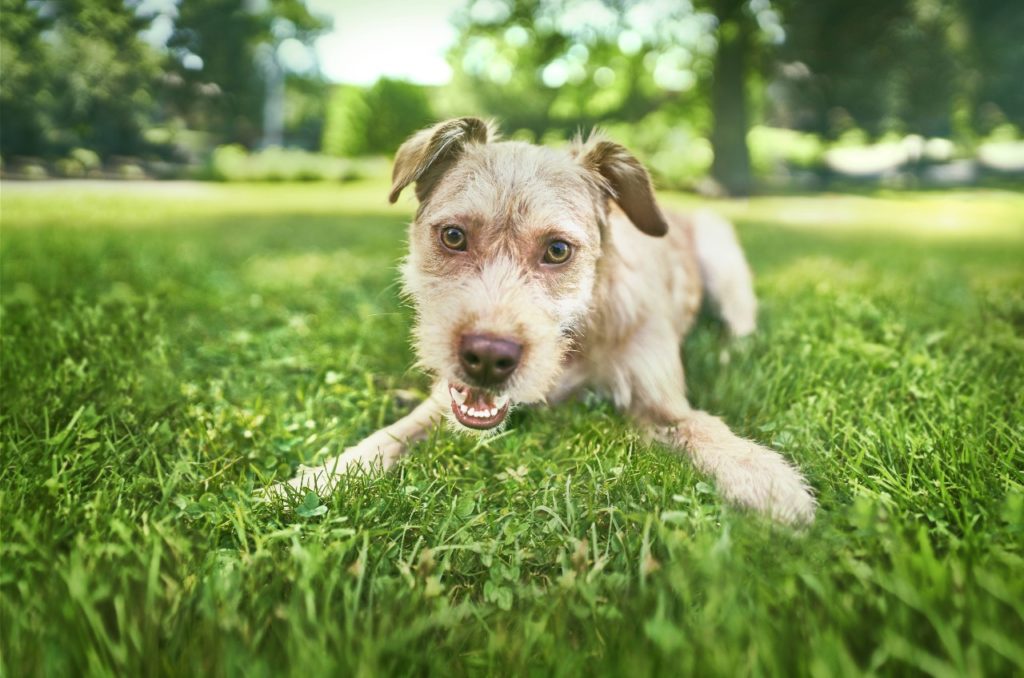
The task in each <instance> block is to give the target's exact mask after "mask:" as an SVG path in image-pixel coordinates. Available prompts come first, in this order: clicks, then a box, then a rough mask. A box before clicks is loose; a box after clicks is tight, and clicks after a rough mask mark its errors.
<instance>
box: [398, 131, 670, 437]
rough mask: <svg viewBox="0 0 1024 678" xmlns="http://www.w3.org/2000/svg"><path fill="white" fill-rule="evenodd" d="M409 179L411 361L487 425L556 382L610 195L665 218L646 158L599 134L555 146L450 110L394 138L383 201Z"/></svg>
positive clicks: (646, 227) (652, 224) (661, 223)
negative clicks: (510, 135)
mask: <svg viewBox="0 0 1024 678" xmlns="http://www.w3.org/2000/svg"><path fill="white" fill-rule="evenodd" d="M413 183H415V185H416V196H417V198H418V199H419V201H420V205H419V209H418V210H417V212H416V218H415V219H414V220H413V222H412V224H411V226H410V232H409V250H410V251H409V257H408V259H407V260H406V262H405V265H404V270H403V274H404V279H405V291H406V293H407V294H408V295H409V296H410V297H411V299H412V301H413V303H414V305H415V308H416V315H417V324H416V332H415V338H416V350H417V353H418V355H419V362H420V365H421V366H422V367H423V368H424V369H426V370H428V371H430V372H432V373H434V374H435V375H436V376H437V377H438V378H439V379H441V380H445V381H447V383H448V386H449V394H450V396H451V398H452V408H451V409H452V419H453V420H454V421H455V422H457V423H458V424H459V425H460V426H462V427H465V428H469V429H475V430H490V429H494V428H495V427H497V426H499V425H500V424H501V423H502V422H503V421H504V420H505V416H506V415H507V414H508V411H509V407H510V405H514V404H517V403H529V402H536V401H540V400H543V399H544V397H545V395H546V394H547V393H549V392H550V391H551V389H552V388H553V387H554V386H555V385H556V384H557V381H558V379H559V377H560V375H561V373H562V366H563V363H564V361H565V360H566V358H567V355H568V353H569V352H570V351H571V349H572V347H573V338H574V335H575V334H576V333H577V332H578V331H579V330H581V329H582V328H583V322H584V318H585V317H586V315H587V313H588V311H589V309H590V307H591V303H592V299H593V296H594V290H595V281H596V280H597V274H598V261H599V259H600V256H601V253H602V250H603V242H602V241H603V239H604V235H605V234H604V231H605V223H606V219H607V215H608V209H609V204H608V202H609V200H614V201H615V202H616V203H618V205H619V206H620V207H621V209H622V211H623V212H625V214H626V215H627V216H628V217H629V218H630V219H631V220H632V222H633V223H634V224H635V225H636V226H637V228H639V229H640V230H641V231H644V232H645V233H648V234H650V235H655V236H657V235H663V234H664V233H665V232H666V230H667V228H668V227H667V225H666V223H665V219H664V217H663V216H662V214H661V212H660V211H659V209H658V207H657V204H656V203H655V201H654V195H653V191H652V188H651V181H650V178H649V176H648V174H647V172H646V170H644V168H643V166H642V165H641V164H640V163H639V162H638V161H637V160H636V159H635V158H634V157H633V156H632V155H631V154H630V153H629V152H628V151H626V149H625V148H623V147H622V146H619V145H618V144H614V143H612V142H610V141H606V140H603V139H600V138H595V137H591V138H590V139H589V140H586V141H583V140H577V141H576V142H574V143H573V144H572V145H571V146H570V147H569V148H568V149H565V150H555V149H550V148H544V147H539V146H534V145H531V144H526V143H522V142H514V141H502V142H499V141H496V140H495V133H494V129H493V127H492V126H491V125H489V124H487V123H485V122H483V121H482V120H479V119H477V118H459V119H456V120H449V121H447V122H443V123H441V124H439V125H436V126H435V127H433V128H431V129H427V130H424V131H422V132H419V133H417V134H415V135H414V136H412V137H411V138H410V139H409V140H408V141H406V142H405V144H404V145H403V146H402V147H401V148H400V149H399V151H398V155H397V157H396V159H395V167H394V174H393V185H392V188H391V196H390V199H391V202H395V201H396V200H397V199H398V196H399V194H400V193H401V192H402V190H403V189H404V188H406V187H407V186H409V185H410V184H413Z"/></svg>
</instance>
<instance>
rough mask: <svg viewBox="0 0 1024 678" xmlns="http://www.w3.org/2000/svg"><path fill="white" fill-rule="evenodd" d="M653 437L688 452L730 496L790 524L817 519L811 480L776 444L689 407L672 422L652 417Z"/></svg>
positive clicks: (649, 428) (648, 422)
mask: <svg viewBox="0 0 1024 678" xmlns="http://www.w3.org/2000/svg"><path fill="white" fill-rule="evenodd" d="M646 428H647V431H648V434H649V435H651V437H653V438H654V439H656V440H658V441H660V442H662V443H663V444H665V445H668V446H670V447H673V448H675V449H679V450H683V451H685V452H686V453H687V454H689V456H690V458H691V459H692V460H693V463H694V465H695V466H696V467H697V468H698V469H700V470H701V471H703V472H704V473H707V474H708V475H710V476H712V477H713V478H714V479H715V482H716V484H717V486H718V491H719V492H721V494H722V496H723V497H725V498H726V499H727V500H729V501H731V502H734V503H736V504H739V505H741V506H746V507H749V508H752V509H755V510H757V511H761V512H763V513H766V514H768V515H769V516H771V517H772V518H774V519H775V520H778V521H780V522H784V523H790V524H799V523H810V522H811V521H812V520H814V511H815V507H816V503H815V501H814V498H813V496H812V495H811V489H810V487H809V486H808V485H807V481H806V480H804V477H803V476H802V475H801V474H800V472H799V471H797V470H796V468H794V467H793V465H792V464H790V463H789V462H788V461H786V459H785V458H783V456H782V455H781V454H779V453H778V452H776V451H775V450H770V449H768V448H767V447H764V446H762V445H758V444H757V443H755V442H753V441H750V440H746V439H744V438H740V437H739V436H737V435H736V434H735V433H733V432H732V431H730V430H729V427H728V426H726V425H725V422H723V421H722V420H721V419H719V418H718V417H714V416H712V415H710V414H708V413H707V412H701V411H700V410H690V411H689V412H688V413H686V414H685V415H683V416H681V417H679V418H678V419H676V420H675V421H674V422H671V423H669V424H667V425H665V424H658V423H655V422H653V421H650V420H648V421H647V422H646Z"/></svg>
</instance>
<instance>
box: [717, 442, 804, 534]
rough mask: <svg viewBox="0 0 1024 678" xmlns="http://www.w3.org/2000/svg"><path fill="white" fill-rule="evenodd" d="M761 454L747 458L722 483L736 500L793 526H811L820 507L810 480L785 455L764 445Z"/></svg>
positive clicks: (758, 448) (758, 447)
mask: <svg viewBox="0 0 1024 678" xmlns="http://www.w3.org/2000/svg"><path fill="white" fill-rule="evenodd" d="M755 447H756V448H757V450H758V452H757V454H755V455H751V456H750V457H749V458H747V459H743V460H742V461H741V462H740V463H739V464H737V467H736V468H735V469H732V472H731V473H726V474H724V475H726V477H727V478H728V480H727V481H726V482H724V483H723V482H722V480H723V478H721V477H720V478H719V483H720V485H724V487H723V489H724V490H725V494H726V496H727V497H728V498H729V499H731V500H732V501H734V502H736V503H738V504H741V505H744V506H748V507H750V508H752V509H755V510H757V511H760V512H762V513H766V514H767V515H769V516H771V517H772V518H773V519H774V520H777V521H779V522H782V523H786V524H789V525H809V524H810V523H812V522H814V514H815V512H816V511H817V508H818V502H817V501H815V499H814V495H813V494H812V492H811V487H810V485H808V484H807V480H806V479H804V477H803V475H802V474H801V473H800V471H798V470H797V469H796V468H794V467H793V465H792V464H790V463H789V462H788V461H786V459H785V458H783V456H782V455H780V454H779V453H778V452H775V451H774V450H770V449H767V448H764V447H761V446H760V445H757V446H755Z"/></svg>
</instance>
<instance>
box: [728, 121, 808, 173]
mask: <svg viewBox="0 0 1024 678" xmlns="http://www.w3.org/2000/svg"><path fill="white" fill-rule="evenodd" d="M747 144H748V145H749V146H750V163H751V167H752V168H753V170H754V173H755V174H756V175H758V176H767V175H770V174H772V173H773V172H776V171H777V170H778V169H779V167H780V166H781V167H784V168H799V169H811V168H815V167H819V166H820V165H821V163H822V159H823V156H824V152H825V149H824V144H822V142H821V139H820V138H819V137H818V136H816V135H814V134H807V133H802V132H797V131H796V130H789V129H782V128H778V127H765V126H763V125H755V126H754V127H752V128H751V130H750V133H749V134H748V135H747Z"/></svg>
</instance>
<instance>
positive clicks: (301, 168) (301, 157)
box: [208, 144, 387, 181]
mask: <svg viewBox="0 0 1024 678" xmlns="http://www.w3.org/2000/svg"><path fill="white" fill-rule="evenodd" d="M378 175H380V176H386V175H387V161H385V160H384V159H382V158H366V159H364V160H359V161H355V160H352V159H346V158H333V157H330V156H327V155H322V154H319V153H311V152H309V151H303V150H298V149H289V148H268V149H265V150H263V151H258V152H256V153H248V152H247V151H246V150H245V148H243V147H242V146H239V145H237V144H232V145H229V146H218V147H217V148H216V149H214V151H213V154H212V155H211V157H210V163H209V170H208V178H211V179H215V180H217V181H352V180H355V179H361V178H365V177H368V176H378Z"/></svg>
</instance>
